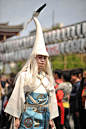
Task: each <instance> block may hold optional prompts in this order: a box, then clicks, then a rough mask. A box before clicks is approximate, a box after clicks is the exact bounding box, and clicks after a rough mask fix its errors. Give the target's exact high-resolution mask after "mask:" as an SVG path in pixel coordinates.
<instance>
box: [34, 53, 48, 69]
mask: <svg viewBox="0 0 86 129" xmlns="http://www.w3.org/2000/svg"><path fill="white" fill-rule="evenodd" d="M46 59H47V56H43V55H37V56H36V61H37V63H38V70H42V69H43V68H44V67H45V64H46Z"/></svg>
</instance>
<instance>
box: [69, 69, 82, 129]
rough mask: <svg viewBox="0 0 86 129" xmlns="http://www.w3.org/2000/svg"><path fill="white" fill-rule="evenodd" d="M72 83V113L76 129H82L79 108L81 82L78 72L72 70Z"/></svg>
mask: <svg viewBox="0 0 86 129" xmlns="http://www.w3.org/2000/svg"><path fill="white" fill-rule="evenodd" d="M70 73H71V80H70V81H71V83H72V91H71V94H70V112H71V113H72V115H73V119H74V129H81V127H80V110H79V106H78V97H77V94H78V92H79V88H80V80H79V78H78V71H77V70H75V69H74V70H71V71H70Z"/></svg>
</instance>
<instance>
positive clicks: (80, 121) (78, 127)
mask: <svg viewBox="0 0 86 129" xmlns="http://www.w3.org/2000/svg"><path fill="white" fill-rule="evenodd" d="M15 76H16V75H15V74H14V73H11V74H10V76H9V77H8V78H6V76H5V75H4V74H3V73H2V74H1V75H0V127H2V128H3V127H7V122H8V118H9V114H6V113H5V112H4V109H5V107H6V104H7V103H8V101H9V98H10V96H11V94H12V91H13V89H14V86H15V84H14V79H15ZM53 76H54V79H55V82H56V85H55V92H56V98H57V104H58V109H59V117H56V118H54V119H53V121H54V123H55V127H56V129H64V128H65V129H85V128H86V122H85V119H86V71H84V70H83V69H79V68H78V69H72V70H70V71H62V70H60V69H55V70H54V71H53Z"/></svg>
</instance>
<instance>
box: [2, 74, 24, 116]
mask: <svg viewBox="0 0 86 129" xmlns="http://www.w3.org/2000/svg"><path fill="white" fill-rule="evenodd" d="M24 102H25V97H24V73H21V74H20V75H19V77H18V78H17V81H16V84H15V87H14V90H13V92H12V94H11V97H10V99H9V101H8V104H7V106H6V108H5V112H6V113H8V114H10V115H12V116H14V117H16V118H19V117H20V115H21V112H22V110H23V108H24Z"/></svg>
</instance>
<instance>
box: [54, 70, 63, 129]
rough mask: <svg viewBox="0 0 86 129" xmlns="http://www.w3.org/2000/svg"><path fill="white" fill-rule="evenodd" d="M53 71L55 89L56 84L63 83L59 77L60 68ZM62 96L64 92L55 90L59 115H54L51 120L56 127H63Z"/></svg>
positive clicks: (59, 128)
mask: <svg viewBox="0 0 86 129" xmlns="http://www.w3.org/2000/svg"><path fill="white" fill-rule="evenodd" d="M53 73H54V79H55V82H56V86H55V89H57V87H58V85H59V84H61V83H63V81H62V79H61V75H62V70H60V69H55V70H54V71H53ZM63 96H64V93H63V91H62V90H59V91H57V92H56V98H57V104H58V108H59V117H56V118H54V120H53V121H54V123H55V126H56V129H63V125H64V107H63V103H62V99H63Z"/></svg>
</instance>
